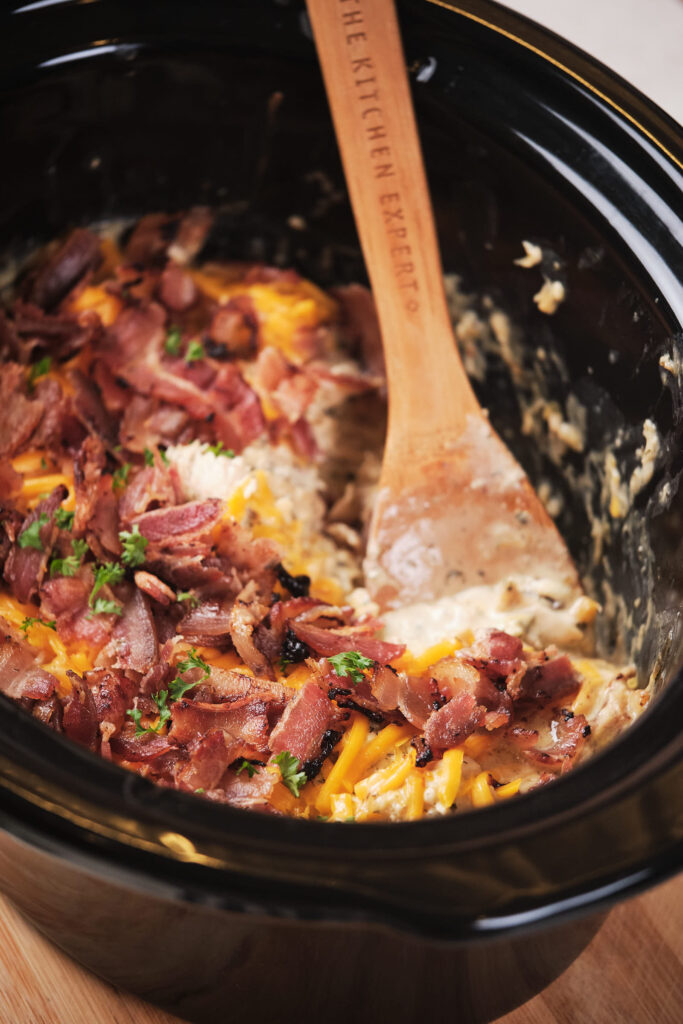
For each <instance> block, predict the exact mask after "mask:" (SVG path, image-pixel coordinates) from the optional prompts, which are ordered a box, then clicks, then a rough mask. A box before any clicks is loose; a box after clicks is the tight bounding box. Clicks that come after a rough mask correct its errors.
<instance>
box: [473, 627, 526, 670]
mask: <svg viewBox="0 0 683 1024" xmlns="http://www.w3.org/2000/svg"><path fill="white" fill-rule="evenodd" d="M467 653H468V656H469V657H470V660H472V661H473V663H474V664H475V665H476V666H477V667H478V668H480V669H481V670H482V671H483V672H485V673H486V675H487V676H489V678H491V679H494V680H500V679H507V678H508V676H511V675H512V674H513V673H514V672H518V671H519V669H520V668H521V667H523V666H525V662H524V648H523V646H522V641H521V640H520V639H519V637H516V636H510V634H509V633H504V632H503V631H502V630H500V629H482V630H477V633H476V634H475V639H474V643H473V644H472V646H471V647H470V648H469V651H468V652H467ZM463 656H465V652H463Z"/></svg>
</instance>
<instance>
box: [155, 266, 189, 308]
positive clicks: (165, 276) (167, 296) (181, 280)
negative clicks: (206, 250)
mask: <svg viewBox="0 0 683 1024" xmlns="http://www.w3.org/2000/svg"><path fill="white" fill-rule="evenodd" d="M197 296H198V291H197V286H196V284H195V283H194V280H193V278H192V275H191V274H190V273H188V271H187V270H185V269H184V268H183V267H179V266H177V265H176V264H173V263H171V264H169V266H167V267H166V269H165V270H164V272H163V273H162V275H161V278H160V280H159V298H160V299H161V301H162V302H163V304H164V305H165V306H167V307H168V309H171V310H173V312H175V313H182V312H183V311H184V310H186V309H189V308H190V306H194V304H195V302H196V301H197Z"/></svg>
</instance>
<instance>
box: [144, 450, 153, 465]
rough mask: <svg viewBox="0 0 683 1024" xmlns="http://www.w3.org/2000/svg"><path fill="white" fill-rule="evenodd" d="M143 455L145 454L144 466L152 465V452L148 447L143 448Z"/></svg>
mask: <svg viewBox="0 0 683 1024" xmlns="http://www.w3.org/2000/svg"><path fill="white" fill-rule="evenodd" d="M143 455H144V456H145V465H146V466H153V465H154V452H153V451H152V450H151V449H150V448H145V450H144V452H143Z"/></svg>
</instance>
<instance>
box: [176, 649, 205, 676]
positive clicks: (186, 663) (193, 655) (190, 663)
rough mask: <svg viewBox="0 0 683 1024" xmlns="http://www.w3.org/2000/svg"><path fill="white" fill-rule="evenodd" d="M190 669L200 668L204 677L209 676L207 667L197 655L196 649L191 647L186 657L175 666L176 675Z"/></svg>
mask: <svg viewBox="0 0 683 1024" xmlns="http://www.w3.org/2000/svg"><path fill="white" fill-rule="evenodd" d="M191 668H200V669H201V670H202V672H203V673H204V675H205V676H208V675H210V674H211V669H210V668H209V666H208V665H207V664H206V662H205V661H204V659H203V658H202V657H200V655H198V654H197V648H196V647H191V648H190V652H189V654H188V655H187V657H186V658H183V660H182V661H179V662H178V664H177V665H176V669H177V670H178V675H182V674H183V672H189V671H190V669H191Z"/></svg>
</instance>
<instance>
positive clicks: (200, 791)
mask: <svg viewBox="0 0 683 1024" xmlns="http://www.w3.org/2000/svg"><path fill="white" fill-rule="evenodd" d="M205 792H206V790H205V789H204V787H203V786H200V787H199V789H195V793H205Z"/></svg>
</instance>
